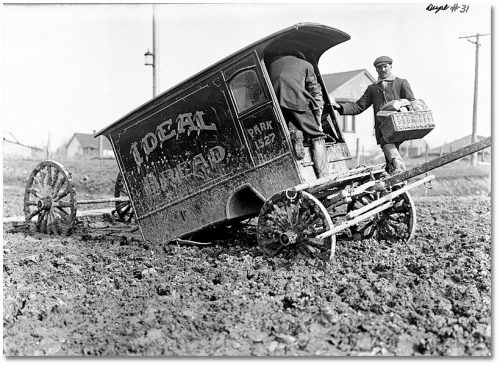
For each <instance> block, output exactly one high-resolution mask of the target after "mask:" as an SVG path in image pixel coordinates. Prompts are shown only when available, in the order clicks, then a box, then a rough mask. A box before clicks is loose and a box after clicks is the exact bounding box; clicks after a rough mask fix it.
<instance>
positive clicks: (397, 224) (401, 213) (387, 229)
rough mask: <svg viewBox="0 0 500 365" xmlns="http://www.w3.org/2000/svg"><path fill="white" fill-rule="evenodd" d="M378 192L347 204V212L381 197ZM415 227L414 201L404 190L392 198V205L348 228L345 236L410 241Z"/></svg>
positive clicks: (355, 238) (358, 238)
mask: <svg viewBox="0 0 500 365" xmlns="http://www.w3.org/2000/svg"><path fill="white" fill-rule="evenodd" d="M382 196H383V195H380V194H369V195H365V196H363V197H360V198H357V199H356V200H354V201H353V202H352V203H350V204H349V206H348V212H349V211H352V210H356V209H359V208H361V207H363V206H364V205H367V204H369V203H371V202H372V201H374V200H376V199H378V198H380V197H382ZM416 227H417V214H416V209H415V203H414V202H413V199H412V197H411V195H410V194H409V193H408V192H405V193H403V194H401V195H398V196H397V197H395V198H394V199H393V200H392V205H391V206H390V207H389V208H388V209H386V210H383V211H382V212H380V213H377V214H375V215H373V216H371V217H369V218H367V219H366V220H364V221H362V222H360V223H359V224H357V225H355V226H352V227H350V228H349V231H348V234H347V238H348V239H352V240H362V239H367V238H375V239H377V240H385V241H389V242H396V241H403V242H405V243H408V242H410V240H411V239H412V238H413V235H414V233H415V230H416Z"/></svg>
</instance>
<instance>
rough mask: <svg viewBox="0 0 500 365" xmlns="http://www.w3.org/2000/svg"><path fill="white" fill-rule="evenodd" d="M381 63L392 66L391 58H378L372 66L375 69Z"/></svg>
mask: <svg viewBox="0 0 500 365" xmlns="http://www.w3.org/2000/svg"><path fill="white" fill-rule="evenodd" d="M381 63H388V64H390V65H392V58H390V57H387V56H380V57H379V58H377V59H376V60H375V61H374V62H373V65H374V66H375V67H377V65H380V64H381Z"/></svg>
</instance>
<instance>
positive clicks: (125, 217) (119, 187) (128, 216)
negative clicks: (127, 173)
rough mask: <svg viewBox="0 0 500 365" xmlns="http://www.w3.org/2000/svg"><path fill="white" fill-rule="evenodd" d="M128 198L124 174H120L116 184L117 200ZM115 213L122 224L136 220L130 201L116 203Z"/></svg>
mask: <svg viewBox="0 0 500 365" xmlns="http://www.w3.org/2000/svg"><path fill="white" fill-rule="evenodd" d="M120 197H128V192H127V188H126V187H125V182H124V181H123V174H122V173H121V172H119V173H118V176H117V178H116V182H115V198H120ZM115 212H116V214H117V215H118V219H119V220H120V221H122V222H132V219H133V218H134V209H133V208H132V204H131V203H130V200H129V201H124V202H116V203H115Z"/></svg>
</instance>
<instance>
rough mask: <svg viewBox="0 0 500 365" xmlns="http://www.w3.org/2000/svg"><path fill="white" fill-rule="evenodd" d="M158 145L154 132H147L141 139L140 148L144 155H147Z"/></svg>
mask: <svg viewBox="0 0 500 365" xmlns="http://www.w3.org/2000/svg"><path fill="white" fill-rule="evenodd" d="M156 146H158V140H157V139H156V135H155V134H154V133H151V132H149V133H148V134H146V135H145V136H144V138H143V139H142V149H143V150H144V152H145V153H146V156H149V154H150V153H151V152H153V150H154V149H155V148H156Z"/></svg>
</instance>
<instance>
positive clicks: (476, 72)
mask: <svg viewBox="0 0 500 365" xmlns="http://www.w3.org/2000/svg"><path fill="white" fill-rule="evenodd" d="M487 35H490V34H489V33H487V34H479V33H477V34H473V35H468V36H463V37H458V39H467V41H468V42H470V43H473V44H475V45H476V63H475V68H474V100H473V104H472V136H471V143H476V134H477V84H478V75H479V47H480V46H481V43H479V37H484V36H487ZM471 38H475V41H473V40H471ZM470 160H471V165H472V166H476V164H477V155H476V154H475V153H474V154H472V155H471V159H470Z"/></svg>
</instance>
